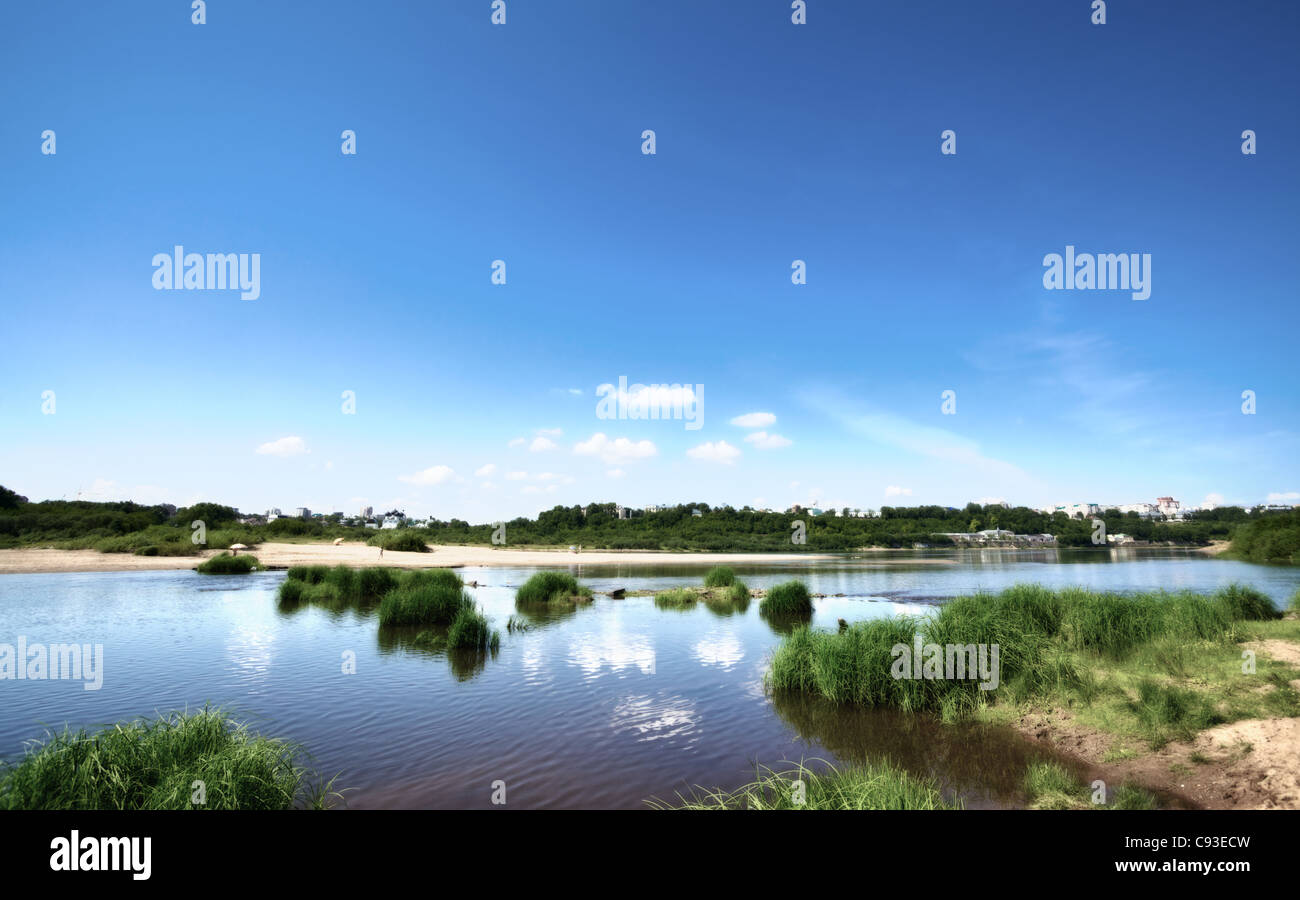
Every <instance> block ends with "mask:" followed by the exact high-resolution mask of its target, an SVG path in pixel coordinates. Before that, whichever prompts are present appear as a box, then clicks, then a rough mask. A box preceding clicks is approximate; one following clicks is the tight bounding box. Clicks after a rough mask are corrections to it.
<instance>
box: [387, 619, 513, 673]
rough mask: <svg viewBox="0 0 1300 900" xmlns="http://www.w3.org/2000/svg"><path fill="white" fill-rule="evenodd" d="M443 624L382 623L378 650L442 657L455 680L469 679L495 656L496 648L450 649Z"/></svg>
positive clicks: (431, 657)
mask: <svg viewBox="0 0 1300 900" xmlns="http://www.w3.org/2000/svg"><path fill="white" fill-rule="evenodd" d="M446 638H447V629H446V628H445V627H435V628H421V627H418V626H403V627H396V626H381V627H380V628H379V630H378V632H377V634H376V638H375V641H376V644H377V645H378V647H379V652H380V653H382V654H385V655H389V654H394V653H401V654H404V655H409V656H422V657H425V658H428V659H434V658H437V657H442V658H444V659H446V661H447V663H448V664H449V665H450V667H451V672H452V675H453V676H455V678H456V680H457V681H469V680H470V679H471V678H473V677H474V676H476V675H478V674H479V673H481V672H482V671H483V669H484V667H485V666H486V665H487V662H488V660H489V659H496V658H497V654H498V653H499V652H500V651H499V649H496V648H489V649H485V650H479V649H474V648H449V647H447V646H446Z"/></svg>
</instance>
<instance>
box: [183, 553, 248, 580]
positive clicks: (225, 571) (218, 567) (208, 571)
mask: <svg viewBox="0 0 1300 900" xmlns="http://www.w3.org/2000/svg"><path fill="white" fill-rule="evenodd" d="M260 565H261V564H260V563H258V561H257V557H256V556H227V555H225V554H224V553H223V554H220V555H218V556H213V557H211V558H209V559H206V560H204V561H203V562H201V563H199V566H198V568H197V570H196V571H198V572H202V573H203V574H204V575H247V574H248V573H249V572H252V571H253V570H254V569H257V568H260Z"/></svg>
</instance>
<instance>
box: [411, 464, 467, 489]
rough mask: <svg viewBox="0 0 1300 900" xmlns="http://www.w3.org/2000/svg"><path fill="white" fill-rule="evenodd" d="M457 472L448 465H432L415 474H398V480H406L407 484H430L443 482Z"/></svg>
mask: <svg viewBox="0 0 1300 900" xmlns="http://www.w3.org/2000/svg"><path fill="white" fill-rule="evenodd" d="M455 474H456V473H455V472H454V471H452V470H451V468H449V467H448V466H430V467H429V468H427V469H423V470H421V471H419V472H416V473H415V474H414V475H398V476H397V480H398V481H405V482H406V483H407V484H417V485H421V486H428V485H434V484H442V483H443V482H446V481H448V480H450V479H451V478H452V476H454V475H455Z"/></svg>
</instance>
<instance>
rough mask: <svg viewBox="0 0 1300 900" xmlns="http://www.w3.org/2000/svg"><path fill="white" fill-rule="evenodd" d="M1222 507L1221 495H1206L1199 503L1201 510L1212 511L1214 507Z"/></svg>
mask: <svg viewBox="0 0 1300 900" xmlns="http://www.w3.org/2000/svg"><path fill="white" fill-rule="evenodd" d="M1222 505H1223V495H1222V494H1206V495H1205V499H1204V500H1202V501H1201V508H1202V509H1214V508H1215V507H1216V506H1222Z"/></svg>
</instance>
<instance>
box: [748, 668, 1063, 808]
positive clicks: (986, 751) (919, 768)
mask: <svg viewBox="0 0 1300 900" xmlns="http://www.w3.org/2000/svg"><path fill="white" fill-rule="evenodd" d="M772 705H773V707H774V708H775V709H776V711H777V714H778V715H779V716H780V717H781V718H782V719H784V720H785V721H786V722H788V723H789V724H790V726H791V727H792V728H794V729H795V730H796V731H797V732H799V734H800V735H801V736H802V737H804V738H805V739H807V740H809V741H815V742H816V743H817V744H820V745H821V746H822V747H825V748H826V749H828V750H830V751H831V752H832V753H834V754H835V756H836V757H838V758H839V759H841V760H844V761H846V762H850V763H855V764H864V763H869V762H881V761H888V762H891V763H893V764H894V765H896V766H899V767H900V768H903V769H905V770H906V771H908V772H909V773H911V774H913V775H918V776H922V777H927V778H934V779H935V780H936V781H937V783H938V784H939V786H940V787H941V788H942V789H943V790H944V791H945V792H946V793H947V794H948V795H949V796H958V797H961V798H962V799H963V800H964V801H965V802H966V805H967V806H968V807H972V808H979V807H988V806H1015V805H1021V804H1023V802H1024V793H1023V790H1022V787H1021V785H1022V782H1023V781H1024V777H1025V770H1026V769H1028V767H1029V765H1030V764H1031V763H1034V762H1039V761H1044V760H1051V759H1055V760H1056V761H1058V762H1061V763H1062V764H1063V765H1065V766H1066V767H1067V768H1069V769H1070V770H1071V771H1073V772H1074V773H1075V774H1076V775H1078V776H1079V777H1080V779H1082V778H1083V777H1084V776H1085V774H1086V772H1085V769H1084V768H1083V767H1082V766H1081V765H1080V764H1078V763H1077V762H1075V761H1074V760H1071V759H1066V758H1061V757H1055V756H1053V755H1052V754H1050V753H1048V752H1047V751H1045V750H1043V749H1041V748H1039V747H1037V745H1035V744H1031V743H1030V742H1029V741H1026V740H1025V739H1024V738H1023V737H1022V736H1021V735H1020V734H1018V733H1016V732H1015V731H1014V730H1012V729H1010V728H1005V727H1001V726H993V725H984V724H979V723H960V724H945V723H943V722H941V721H939V720H938V719H936V718H932V717H930V716H913V715H908V714H906V713H901V712H898V711H897V710H892V709H868V708H861V707H855V706H848V705H839V704H835V703H831V702H829V701H827V700H826V699H825V698H821V697H813V696H808V695H803V694H790V693H785V692H776V693H774V694H773V696H772Z"/></svg>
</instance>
